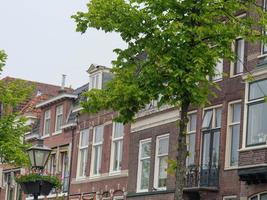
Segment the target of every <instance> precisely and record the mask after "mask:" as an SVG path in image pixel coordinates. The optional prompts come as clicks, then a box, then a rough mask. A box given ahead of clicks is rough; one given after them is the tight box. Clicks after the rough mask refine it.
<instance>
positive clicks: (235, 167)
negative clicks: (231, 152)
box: [224, 166, 239, 171]
mask: <svg viewBox="0 0 267 200" xmlns="http://www.w3.org/2000/svg"><path fill="white" fill-rule="evenodd" d="M237 169H239V167H238V166H234V167H225V168H224V171H231V170H237Z"/></svg>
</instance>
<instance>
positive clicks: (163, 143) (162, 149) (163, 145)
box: [158, 137, 169, 155]
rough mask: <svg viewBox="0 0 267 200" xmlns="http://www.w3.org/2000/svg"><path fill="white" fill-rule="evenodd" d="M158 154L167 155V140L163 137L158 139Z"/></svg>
mask: <svg viewBox="0 0 267 200" xmlns="http://www.w3.org/2000/svg"><path fill="white" fill-rule="evenodd" d="M158 148H159V149H158V154H159V155H162V154H168V150H169V138H168V137H165V138H160V139H159V147H158Z"/></svg>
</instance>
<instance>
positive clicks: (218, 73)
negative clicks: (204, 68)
mask: <svg viewBox="0 0 267 200" xmlns="http://www.w3.org/2000/svg"><path fill="white" fill-rule="evenodd" d="M222 72H223V59H220V60H219V61H218V63H217V64H216V67H215V76H214V77H213V78H212V80H214V81H215V80H219V79H221V78H222Z"/></svg>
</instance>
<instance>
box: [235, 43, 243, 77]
mask: <svg viewBox="0 0 267 200" xmlns="http://www.w3.org/2000/svg"><path fill="white" fill-rule="evenodd" d="M244 47H245V42H244V40H243V39H241V38H240V39H237V40H236V41H235V54H236V56H237V60H236V63H235V70H234V74H239V73H242V72H243V68H244Z"/></svg>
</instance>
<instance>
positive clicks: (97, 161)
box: [94, 145, 102, 174]
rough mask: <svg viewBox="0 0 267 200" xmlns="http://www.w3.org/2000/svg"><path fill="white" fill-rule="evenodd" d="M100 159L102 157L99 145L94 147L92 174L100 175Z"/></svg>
mask: <svg viewBox="0 0 267 200" xmlns="http://www.w3.org/2000/svg"><path fill="white" fill-rule="evenodd" d="M101 157H102V146H101V145H98V146H95V159H94V174H99V173H100V168H101Z"/></svg>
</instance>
